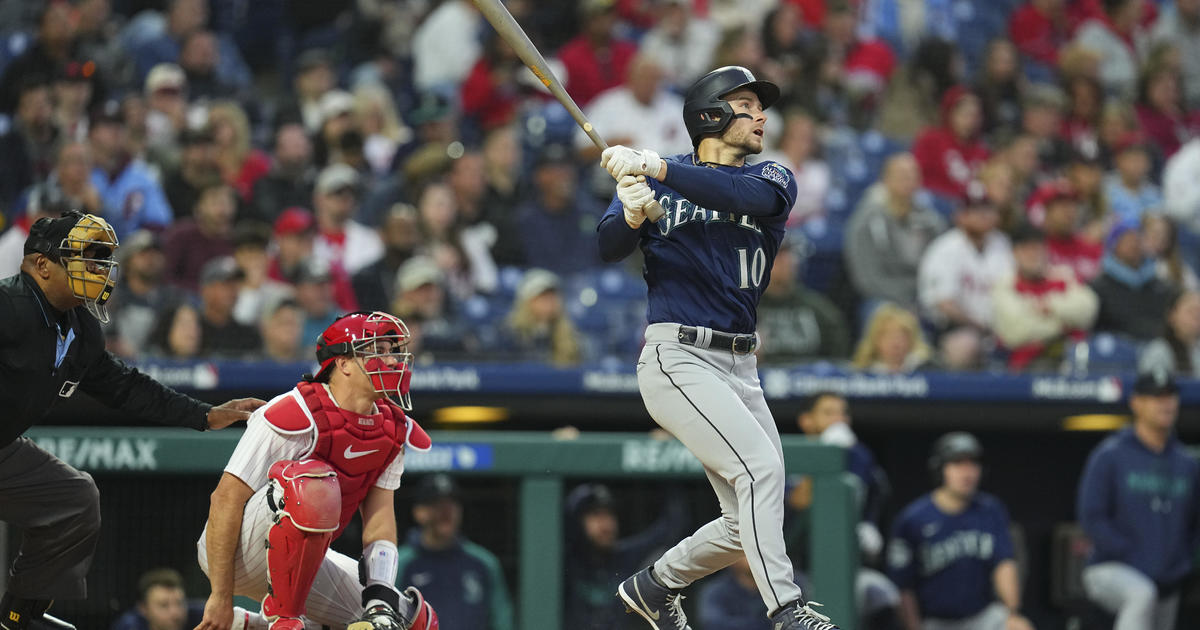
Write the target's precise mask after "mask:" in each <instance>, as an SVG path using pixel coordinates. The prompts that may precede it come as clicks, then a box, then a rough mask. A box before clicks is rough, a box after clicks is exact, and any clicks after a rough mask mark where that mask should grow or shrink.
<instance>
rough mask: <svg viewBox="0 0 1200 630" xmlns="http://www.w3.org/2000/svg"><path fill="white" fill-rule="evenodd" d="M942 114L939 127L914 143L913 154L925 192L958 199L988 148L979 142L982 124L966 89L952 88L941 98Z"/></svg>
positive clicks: (977, 105) (926, 131) (976, 100)
mask: <svg viewBox="0 0 1200 630" xmlns="http://www.w3.org/2000/svg"><path fill="white" fill-rule="evenodd" d="M941 111H942V118H941V124H940V125H939V126H937V127H929V128H927V129H925V130H924V131H922V132H921V134H920V135H919V136H918V137H917V139H916V141H915V142H914V143H913V149H912V152H913V156H914V157H916V158H917V163H918V164H919V165H920V166H921V179H922V181H923V182H924V183H925V187H926V188H928V189H929V190H930V191H931V192H933V193H935V194H938V195H944V196H946V197H950V198H959V197H962V196H963V195H964V194H965V193H966V188H967V183H968V182H970V181H971V178H972V177H973V176H974V175H975V172H976V171H977V170H978V169H979V167H980V166H981V165H982V164H983V162H984V161H985V160H987V158H988V150H987V147H986V146H984V144H983V142H982V141H981V140H980V139H979V130H980V125H981V123H982V115H981V113H980V108H979V98H978V97H976V96H975V95H974V94H972V93H971V92H969V91H967V90H966V88H963V87H954V88H951V89H949V90H947V91H946V93H945V95H943V96H942V109H941Z"/></svg>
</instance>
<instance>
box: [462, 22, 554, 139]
mask: <svg viewBox="0 0 1200 630" xmlns="http://www.w3.org/2000/svg"><path fill="white" fill-rule="evenodd" d="M483 45H484V51H483V54H482V55H480V56H479V60H478V61H476V62H475V65H474V66H473V67H472V68H471V73H470V75H468V76H467V78H466V81H464V82H463V84H462V93H461V100H462V110H463V115H464V117H465V118H467V119H469V120H471V121H472V122H473V123H474V124H475V125H476V126H477V127H478V128H479V129H480V130H481V131H483V132H485V133H486V132H488V131H490V130H492V129H495V128H497V127H502V126H504V125H507V124H510V123H512V122H513V121H514V120H515V119H516V117H517V111H518V109H519V108H520V107H521V106H522V104H523V101H524V100H525V99H524V96H525V95H524V94H523V91H524V84H527V83H528V82H529V80H528V77H532V76H533V75H532V74H530V73H529V71H528V70H526V69H525V64H523V63H521V59H520V57H517V53H516V52H514V51H513V49H512V47H511V46H509V45H508V44H507V43H506V42H505V41H504V39H503V38H501V37H500V36H499V35H498V34H496V33H495V32H494V31H491V32H489V33H488V34H487V35H486V39H485V41H484V44H483ZM547 63H550V62H547ZM555 65H557V66H559V67H558V68H557V69H558V70H559V71H561V64H558V63H557V62H555ZM551 70H555V68H553V67H552V68H551ZM535 80H536V78H535Z"/></svg>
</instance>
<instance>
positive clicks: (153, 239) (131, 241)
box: [118, 230, 162, 262]
mask: <svg viewBox="0 0 1200 630" xmlns="http://www.w3.org/2000/svg"><path fill="white" fill-rule="evenodd" d="M148 249H157V250H162V245H161V244H160V243H159V241H158V235H157V234H155V233H154V232H151V231H150V230H138V231H136V232H134V233H133V234H130V235H129V236H127V237H125V240H124V241H123V242H122V243H121V249H120V250H118V251H119V252H120V255H121V262H124V261H126V260H128V259H130V258H133V257H134V256H135V255H137V254H140V253H142V252H144V251H146V250H148Z"/></svg>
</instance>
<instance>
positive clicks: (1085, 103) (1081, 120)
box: [1059, 76, 1104, 156]
mask: <svg viewBox="0 0 1200 630" xmlns="http://www.w3.org/2000/svg"><path fill="white" fill-rule="evenodd" d="M1066 89H1067V100H1068V104H1067V111H1066V113H1065V114H1064V116H1063V121H1062V130H1061V131H1060V132H1059V135H1060V136H1061V137H1062V138H1063V139H1064V140H1066V141H1067V142H1068V143H1070V145H1071V147H1072V148H1073V149H1074V150H1075V151H1076V152H1082V153H1083V154H1084V155H1089V156H1095V155H1099V152H1100V137H1099V135H1098V134H1099V128H1100V112H1101V107H1102V106H1103V104H1104V88H1103V87H1101V86H1100V82H1099V81H1097V80H1095V79H1093V78H1091V77H1086V76H1076V77H1071V78H1070V79H1068V80H1067V82H1066Z"/></svg>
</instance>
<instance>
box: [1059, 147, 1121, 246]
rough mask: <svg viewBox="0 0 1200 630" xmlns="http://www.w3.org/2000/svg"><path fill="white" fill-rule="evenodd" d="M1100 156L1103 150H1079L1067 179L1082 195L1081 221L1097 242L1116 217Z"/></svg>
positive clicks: (1079, 194)
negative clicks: (1089, 151) (1105, 189)
mask: <svg viewBox="0 0 1200 630" xmlns="http://www.w3.org/2000/svg"><path fill="white" fill-rule="evenodd" d="M1099 155H1100V154H1099V149H1097V150H1096V151H1094V152H1091V153H1085V152H1082V151H1078V150H1077V151H1075V153H1074V155H1072V156H1071V162H1070V164H1068V165H1067V171H1066V175H1067V182H1068V183H1070V184H1071V188H1073V189H1074V190H1075V194H1076V195H1078V196H1079V213H1080V221H1081V222H1082V223H1083V225H1084V226H1085V230H1086V233H1087V235H1088V237H1089V238H1090V239H1092V240H1095V241H1097V242H1099V241H1102V240H1104V235H1105V234H1108V228H1109V224H1110V223H1111V221H1112V220H1113V218H1114V217H1113V214H1112V208H1111V207H1109V204H1108V195H1107V194H1106V193H1105V192H1104V169H1103V167H1102V166H1101V162H1100V157H1099Z"/></svg>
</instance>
